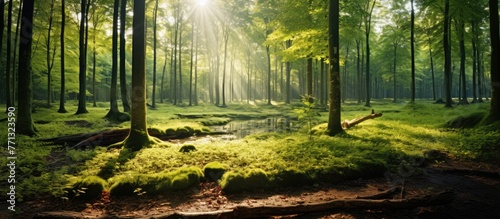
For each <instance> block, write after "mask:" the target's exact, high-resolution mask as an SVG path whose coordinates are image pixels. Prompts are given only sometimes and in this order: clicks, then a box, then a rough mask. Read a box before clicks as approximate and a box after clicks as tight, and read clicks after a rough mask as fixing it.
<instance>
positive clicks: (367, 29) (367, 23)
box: [365, 0, 377, 107]
mask: <svg viewBox="0 0 500 219" xmlns="http://www.w3.org/2000/svg"><path fill="white" fill-rule="evenodd" d="M376 2H377V0H373V4H372V5H371V7H370V1H368V2H367V3H366V7H367V8H366V9H367V10H366V11H369V14H368V15H367V16H366V18H365V35H366V39H365V40H366V67H365V68H366V103H365V106H367V107H370V99H371V81H370V31H371V21H372V14H373V9H374V8H375V3H376Z"/></svg>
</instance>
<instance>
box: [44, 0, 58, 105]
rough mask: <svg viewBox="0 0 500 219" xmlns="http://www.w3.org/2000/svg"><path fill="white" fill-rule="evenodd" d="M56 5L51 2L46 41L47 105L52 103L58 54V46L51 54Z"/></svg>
mask: <svg viewBox="0 0 500 219" xmlns="http://www.w3.org/2000/svg"><path fill="white" fill-rule="evenodd" d="M54 5H55V1H54V0H52V1H51V3H50V12H49V27H48V28H47V39H46V41H45V47H46V48H47V50H46V61H47V62H46V64H47V106H50V105H51V104H52V67H53V66H54V60H55V55H56V47H55V46H54V48H53V50H54V51H53V54H52V55H51V54H50V50H51V39H52V37H51V34H50V33H51V32H52V20H53V14H54Z"/></svg>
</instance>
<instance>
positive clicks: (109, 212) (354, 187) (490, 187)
mask: <svg viewBox="0 0 500 219" xmlns="http://www.w3.org/2000/svg"><path fill="white" fill-rule="evenodd" d="M450 168H455V169H456V168H459V169H464V168H471V169H473V170H481V171H483V170H486V171H488V172H493V173H498V172H496V171H498V169H496V167H494V166H491V165H483V164H477V163H461V162H447V164H446V165H441V166H438V165H431V166H428V167H426V168H424V169H423V172H422V173H420V174H418V175H414V176H410V177H408V178H404V179H402V178H400V180H398V181H394V180H389V179H388V178H387V177H386V178H377V179H370V180H355V181H349V182H345V183H342V184H337V185H330V184H316V185H314V186H307V187H300V188H283V189H278V190H275V191H272V192H264V191H256V192H252V193H243V194H238V195H225V194H222V193H221V191H220V188H218V187H217V186H216V185H215V184H203V185H202V187H201V189H193V190H189V191H187V192H183V193H176V194H171V195H169V196H168V197H154V198H151V197H146V196H137V197H125V198H113V199H111V200H109V199H108V198H107V197H104V198H103V199H101V200H95V201H92V202H87V203H86V202H72V203H64V202H63V201H62V200H57V199H52V198H50V199H39V200H35V201H30V202H26V203H23V204H21V205H20V206H18V208H17V209H18V210H22V213H20V214H16V215H12V214H8V213H7V212H6V211H4V210H2V211H1V212H2V213H0V218H31V217H33V215H35V214H36V213H38V212H46V211H59V212H60V211H71V212H73V213H74V214H75V215H77V216H78V217H82V218H83V217H87V218H99V217H103V216H120V217H125V216H128V217H131V218H135V217H154V216H155V215H156V216H158V215H165V214H168V213H173V212H208V211H217V210H227V209H232V208H234V207H235V206H262V205H273V206H285V205H291V204H307V203H315V202H323V201H329V200H333V199H342V198H355V197H357V196H367V195H373V194H377V193H380V192H381V191H382V190H386V189H389V188H391V187H393V186H401V187H402V188H403V192H402V193H401V192H398V193H396V194H394V195H393V196H392V197H391V198H392V199H400V198H409V197H415V196H422V195H425V194H429V193H435V192H441V191H445V190H452V191H454V192H455V194H456V199H455V201H454V202H453V203H451V204H449V205H445V206H438V207H421V208H417V209H412V210H400V211H394V210H389V209H382V210H359V211H337V212H335V211H332V212H323V213H316V214H307V215H290V216H286V217H283V216H282V217H276V218H415V217H419V218H498V217H499V216H500V178H499V177H496V175H490V176H478V175H476V174H462V173H460V172H454V173H448V172H451V171H445V170H449V169H450ZM2 209H6V206H3V205H2Z"/></svg>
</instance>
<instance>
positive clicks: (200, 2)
mask: <svg viewBox="0 0 500 219" xmlns="http://www.w3.org/2000/svg"><path fill="white" fill-rule="evenodd" d="M196 4H197V5H198V6H205V5H207V4H208V0H196Z"/></svg>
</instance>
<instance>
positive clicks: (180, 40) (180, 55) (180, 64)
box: [177, 5, 184, 103]
mask: <svg viewBox="0 0 500 219" xmlns="http://www.w3.org/2000/svg"><path fill="white" fill-rule="evenodd" d="M179 13H180V14H179V21H178V22H179V56H178V60H177V61H179V66H178V70H179V96H178V100H177V103H182V26H183V24H184V23H183V22H182V19H183V15H184V14H183V13H182V6H181V5H179Z"/></svg>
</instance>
